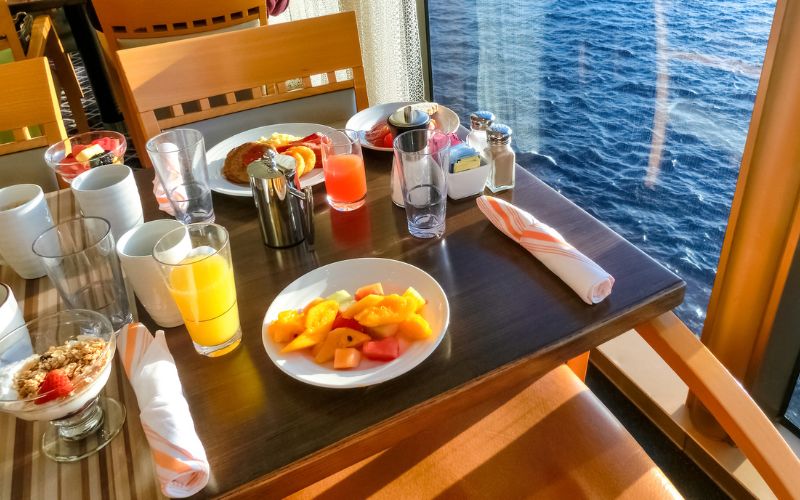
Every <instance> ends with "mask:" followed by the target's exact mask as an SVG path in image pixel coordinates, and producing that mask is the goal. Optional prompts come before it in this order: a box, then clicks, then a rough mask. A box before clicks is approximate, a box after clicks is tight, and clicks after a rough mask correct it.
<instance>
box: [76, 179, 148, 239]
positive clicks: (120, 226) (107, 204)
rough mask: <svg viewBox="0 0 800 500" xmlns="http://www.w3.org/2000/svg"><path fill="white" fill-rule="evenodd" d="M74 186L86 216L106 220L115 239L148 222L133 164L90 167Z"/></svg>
mask: <svg viewBox="0 0 800 500" xmlns="http://www.w3.org/2000/svg"><path fill="white" fill-rule="evenodd" d="M70 187H71V188H72V192H73V194H74V195H75V199H76V200H77V201H78V205H80V207H81V212H83V215H84V216H87V217H102V218H104V219H106V220H107V221H108V222H109V224H111V234H113V235H114V239H115V240H118V239H119V238H120V236H122V235H123V234H125V233H126V232H127V231H128V230H129V229H131V228H132V227H135V226H138V225H139V224H142V223H143V222H144V215H143V214H142V201H141V199H139V190H138V189H137V188H136V181H135V180H134V178H133V172H132V171H131V169H130V167H127V166H125V165H103V166H102V167H95V168H90V169H89V170H87V171H85V172H83V173H82V174H80V175H79V176H77V177H76V178H75V179H73V181H72V185H71V186H70Z"/></svg>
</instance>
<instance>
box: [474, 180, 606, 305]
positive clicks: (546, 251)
mask: <svg viewBox="0 0 800 500" xmlns="http://www.w3.org/2000/svg"><path fill="white" fill-rule="evenodd" d="M477 201H478V208H479V209H480V210H481V212H483V214H484V215H485V216H486V217H487V218H488V219H489V220H490V221H491V222H492V224H494V225H495V226H497V228H498V229H500V231H502V232H503V233H505V235H506V236H508V237H509V238H511V239H512V240H514V241H516V242H517V243H519V244H520V245H522V246H523V247H524V248H525V249H526V250H528V251H529V252H530V253H532V254H533V256H534V257H536V258H537V259H539V260H540V261H541V262H542V264H544V265H545V266H547V268H548V269H550V270H551V271H552V272H553V273H555V275H556V276H558V277H559V278H561V279H562V280H563V281H564V283H566V284H567V285H568V286H569V287H570V288H572V289H573V290H574V291H575V293H577V294H578V295H579V296H580V298H581V299H583V301H584V302H586V303H587V304H597V303H598V302H601V301H602V300H603V299H605V298H606V297H608V296H609V295H610V294H611V288H612V287H613V286H614V277H613V276H611V275H610V274H608V273H607V272H606V271H605V270H604V269H603V268H602V267H600V266H598V265H597V264H596V263H595V262H594V261H593V260H591V259H590V258H589V257H587V256H585V255H583V254H582V253H580V252H579V251H578V250H576V249H575V247H573V246H572V245H570V244H569V243H567V242H566V240H564V238H563V237H562V236H561V235H560V234H559V233H558V231H556V230H555V229H553V228H552V227H550V226H548V225H547V224H543V223H542V222H540V221H538V220H537V219H536V218H535V217H534V216H533V215H531V214H529V213H528V212H526V211H525V210H521V209H519V208H517V207H515V206H514V205H512V204H511V203H508V202H506V201H504V200H501V199H500V198H495V197H493V196H481V197H479V198H478V200H477Z"/></svg>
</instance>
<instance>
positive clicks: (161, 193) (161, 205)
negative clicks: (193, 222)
mask: <svg viewBox="0 0 800 500" xmlns="http://www.w3.org/2000/svg"><path fill="white" fill-rule="evenodd" d="M153 196H155V197H156V202H157V203H158V209H159V210H161V211H162V212H166V213H168V214H170V215H171V216H173V217H175V210H173V208H172V204H171V203H170V202H169V198H167V192H166V191H165V190H164V186H162V185H161V181H159V180H158V176H156V177H155V178H154V179H153Z"/></svg>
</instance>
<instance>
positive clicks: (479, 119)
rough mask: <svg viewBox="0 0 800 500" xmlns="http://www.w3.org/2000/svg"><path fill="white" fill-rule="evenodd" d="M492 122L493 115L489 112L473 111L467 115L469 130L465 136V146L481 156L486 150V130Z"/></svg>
mask: <svg viewBox="0 0 800 500" xmlns="http://www.w3.org/2000/svg"><path fill="white" fill-rule="evenodd" d="M493 122H494V113H492V112H490V111H475V112H474V113H472V114H471V115H469V124H470V130H469V134H468V135H467V146H469V147H471V148H472V149H474V150H475V151H477V152H479V153H480V154H481V155H483V150H484V149H486V145H487V144H486V130H487V129H488V128H489V127H490V126H491V125H492V123H493Z"/></svg>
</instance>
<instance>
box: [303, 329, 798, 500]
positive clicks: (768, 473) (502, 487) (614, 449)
mask: <svg viewBox="0 0 800 500" xmlns="http://www.w3.org/2000/svg"><path fill="white" fill-rule="evenodd" d="M637 331H638V332H639V334H640V335H641V336H642V337H643V338H644V339H645V340H646V341H647V342H648V343H649V344H650V345H651V347H653V349H654V350H655V351H656V352H658V354H659V355H660V356H661V357H662V358H663V359H664V360H665V361H666V362H667V363H668V364H669V365H670V366H671V367H672V369H673V370H675V372H676V373H677V374H678V375H679V376H680V377H681V378H682V379H683V381H684V382H685V383H686V384H687V385H688V386H689V389H690V390H691V391H692V392H693V393H694V394H695V395H696V396H697V397H698V398H699V399H700V400H701V401H702V402H703V404H704V405H705V406H706V407H707V408H708V409H709V410H710V411H711V413H712V414H713V415H714V416H715V417H716V418H717V420H718V421H719V422H720V424H721V425H722V426H723V428H724V429H725V430H726V431H727V432H728V434H729V435H730V437H731V438H732V439H733V440H734V442H735V443H736V444H737V445H738V446H739V447H740V449H741V450H742V452H743V453H744V454H745V456H747V458H748V459H749V460H750V461H751V462H752V464H753V465H754V467H755V468H756V470H758V471H759V473H760V474H761V475H762V477H763V478H764V480H765V482H766V483H767V484H768V485H769V486H770V488H771V489H772V491H773V493H775V495H776V496H777V497H778V498H800V480H798V478H800V461H798V459H797V457H796V456H795V455H794V453H793V452H792V450H791V449H790V448H789V447H788V445H787V444H786V443H785V442H784V441H783V439H782V438H781V436H780V435H779V434H778V432H777V431H776V430H775V427H774V426H773V424H772V423H771V422H770V421H769V420H768V419H767V417H766V416H765V415H764V414H763V413H762V412H761V410H760V409H759V408H758V406H757V405H756V404H755V402H754V401H753V400H752V399H751V398H750V396H749V395H748V394H747V392H746V391H745V390H744V389H743V388H742V387H741V386H740V385H739V383H738V382H737V381H736V380H735V379H734V378H733V377H732V376H731V375H730V374H729V373H728V371H727V370H726V369H725V368H724V367H723V366H722V364H720V363H719V361H717V359H716V358H715V357H714V356H713V354H711V352H710V351H708V349H706V348H705V346H703V344H702V343H701V342H700V341H699V340H698V339H697V337H695V336H694V334H693V333H692V332H691V331H689V330H688V329H687V328H686V327H685V326H684V325H683V324H682V323H681V322H680V321H679V320H678V319H677V318H676V317H675V315H674V314H672V313H667V314H665V315H662V316H661V317H659V318H657V319H655V320H653V321H651V322H648V323H646V324H643V325H641V326H640V327H638V328H637ZM367 496H369V497H370V498H387V499H388V498H433V497H437V498H632V499H635V498H675V497H679V496H680V495H679V494H678V493H677V491H676V490H675V489H674V487H673V486H672V485H671V484H670V482H669V481H668V479H667V478H666V477H665V476H664V475H663V473H662V472H661V471H660V470H659V469H658V467H657V466H656V465H655V464H654V463H653V462H652V461H651V460H650V458H649V457H648V456H647V455H646V454H645V452H644V450H642V449H641V447H640V446H639V445H638V444H637V443H636V441H635V440H634V439H633V438H632V437H631V436H630V434H628V433H627V432H626V431H625V430H624V428H622V426H621V425H620V423H619V422H618V421H617V420H616V419H615V418H614V417H613V415H611V413H610V412H609V411H608V410H607V409H606V408H605V407H604V406H603V405H602V403H600V401H599V400H597V398H596V397H595V396H594V395H593V394H592V393H591V391H590V390H589V389H588V388H587V387H586V386H585V385H584V384H583V383H582V382H581V381H580V379H579V378H578V377H577V376H576V375H575V374H574V373H573V372H572V371H571V370H569V369H568V368H567V367H566V366H562V367H560V368H557V369H556V370H553V371H552V372H550V373H548V374H547V375H545V376H544V377H542V378H540V379H539V380H537V381H536V382H533V383H529V382H523V383H522V384H521V385H517V386H515V387H511V388H510V389H505V390H502V391H498V392H495V393H493V394H492V395H491V397H489V398H487V399H486V400H485V402H483V403H482V404H480V405H478V406H475V407H473V408H470V409H468V410H467V411H465V412H463V413H458V414H457V415H454V416H453V417H452V418H449V419H447V421H443V422H440V423H438V424H435V425H433V426H432V427H430V428H426V429H424V430H422V431H421V432H420V433H419V434H417V435H415V436H413V437H411V438H408V439H405V440H404V441H401V442H400V443H398V444H396V445H394V446H392V447H390V448H388V449H387V450H385V451H383V452H380V453H378V454H376V455H373V456H371V457H369V458H366V459H364V460H362V461H361V462H359V463H357V464H355V465H352V466H349V467H347V468H345V469H344V470H342V471H340V472H338V473H336V474H333V475H332V476H329V477H328V478H326V479H323V480H322V481H319V482H317V483H315V484H313V485H311V486H308V487H306V488H304V489H302V490H300V491H298V492H296V493H295V494H294V495H292V496H291V497H290V498H295V499H304V498H320V497H324V498H366V497H367Z"/></svg>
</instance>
